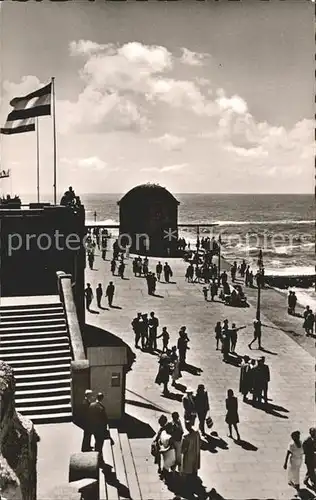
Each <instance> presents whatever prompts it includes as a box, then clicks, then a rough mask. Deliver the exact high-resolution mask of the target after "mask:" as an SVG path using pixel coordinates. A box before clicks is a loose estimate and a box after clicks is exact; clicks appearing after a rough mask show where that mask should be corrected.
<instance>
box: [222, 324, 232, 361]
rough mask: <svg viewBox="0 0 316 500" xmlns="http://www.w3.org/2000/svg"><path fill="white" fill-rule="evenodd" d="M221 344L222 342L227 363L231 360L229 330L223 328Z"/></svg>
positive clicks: (224, 358) (224, 359)
mask: <svg viewBox="0 0 316 500" xmlns="http://www.w3.org/2000/svg"><path fill="white" fill-rule="evenodd" d="M221 342H222V354H223V361H225V363H226V362H227V361H228V360H229V350H230V331H229V329H228V328H225V327H223V329H222V335H221Z"/></svg>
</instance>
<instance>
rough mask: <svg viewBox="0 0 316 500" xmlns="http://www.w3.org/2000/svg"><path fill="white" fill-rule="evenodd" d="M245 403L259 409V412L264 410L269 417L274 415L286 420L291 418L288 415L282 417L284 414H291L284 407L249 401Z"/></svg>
mask: <svg viewBox="0 0 316 500" xmlns="http://www.w3.org/2000/svg"><path fill="white" fill-rule="evenodd" d="M245 403H246V404H249V405H251V406H253V407H254V408H257V409H258V410H262V411H264V412H265V413H268V414H269V415H273V416H274V417H278V418H285V419H288V418H289V417H288V416H287V415H282V413H289V410H287V409H286V408H284V407H283V406H278V405H273V404H271V403H268V404H265V403H256V402H253V401H249V400H247V401H245ZM280 412H282V413H280Z"/></svg>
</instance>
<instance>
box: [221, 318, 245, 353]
mask: <svg viewBox="0 0 316 500" xmlns="http://www.w3.org/2000/svg"><path fill="white" fill-rule="evenodd" d="M244 328H246V326H240V327H237V326H236V324H235V323H232V325H231V327H229V322H228V319H225V320H224V321H223V324H222V323H221V321H218V322H217V323H216V326H215V340H216V350H219V344H220V343H221V352H222V354H223V361H228V358H229V354H230V353H233V354H235V353H236V345H237V340H238V332H239V330H243V329H244Z"/></svg>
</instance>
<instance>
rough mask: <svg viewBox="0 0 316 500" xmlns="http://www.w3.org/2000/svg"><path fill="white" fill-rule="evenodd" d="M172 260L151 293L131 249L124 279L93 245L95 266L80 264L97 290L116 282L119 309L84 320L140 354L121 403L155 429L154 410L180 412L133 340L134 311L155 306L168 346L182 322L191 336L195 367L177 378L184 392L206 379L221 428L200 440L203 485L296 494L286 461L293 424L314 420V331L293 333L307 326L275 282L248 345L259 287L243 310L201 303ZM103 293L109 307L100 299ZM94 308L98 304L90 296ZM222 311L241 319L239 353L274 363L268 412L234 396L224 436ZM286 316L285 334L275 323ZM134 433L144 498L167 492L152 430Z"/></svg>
mask: <svg viewBox="0 0 316 500" xmlns="http://www.w3.org/2000/svg"><path fill="white" fill-rule="evenodd" d="M109 257H110V252H108V258H109ZM157 260H158V259H154V258H150V259H149V269H150V270H153V271H154V268H155V265H156V263H157ZM168 262H169V264H170V265H171V268H172V270H173V283H170V284H166V283H163V282H162V283H157V290H156V294H157V296H148V294H147V286H146V281H145V279H144V278H135V277H134V276H133V275H132V265H131V264H132V257H131V258H130V259H129V261H127V266H126V272H125V276H126V279H124V280H121V279H120V278H118V277H112V275H111V273H110V262H109V260H108V261H105V262H104V261H102V260H101V258H100V255H99V253H98V252H96V259H95V263H94V269H93V270H90V269H88V268H87V270H86V282H90V283H91V285H92V288H93V290H95V288H96V286H97V284H98V283H102V285H103V288H104V289H105V288H106V286H107V284H108V282H109V281H113V282H114V284H115V286H116V291H115V297H114V305H115V306H119V307H120V308H121V309H110V310H101V311H99V314H93V313H87V315H86V322H87V323H88V324H93V325H95V326H99V327H104V328H105V329H107V330H109V331H111V332H112V333H114V334H115V335H117V336H119V337H120V338H122V340H124V341H125V342H126V343H127V344H128V345H129V346H130V347H131V349H132V350H133V352H134V353H135V354H136V361H135V363H134V364H133V367H132V370H131V371H130V372H129V373H128V375H127V393H126V400H127V404H126V412H127V413H128V414H130V415H132V416H133V417H135V418H137V419H138V420H140V421H142V422H145V423H146V424H150V425H151V427H152V428H153V429H154V430H156V429H157V419H158V417H159V415H160V414H161V413H162V412H165V413H166V414H168V413H171V412H172V411H178V412H179V413H180V416H182V415H183V410H182V403H181V396H182V394H183V392H181V391H179V390H175V389H174V388H172V394H171V395H170V397H168V398H166V397H163V396H162V394H161V388H160V387H159V386H157V385H156V384H155V383H154V380H155V376H156V373H157V367H158V363H157V361H158V358H157V357H156V356H154V355H151V354H149V353H144V352H142V351H141V350H137V349H135V347H134V335H133V331H132V329H131V321H132V319H133V318H134V316H135V315H136V313H137V312H150V311H155V313H156V315H157V317H158V318H159V321H160V327H162V326H167V327H168V331H169V333H170V335H171V339H170V345H174V344H175V343H176V340H177V338H178V331H179V328H180V327H181V326H182V325H186V326H187V331H188V335H189V338H190V351H188V355H187V362H188V363H189V364H190V365H192V369H191V370H190V372H192V373H188V372H183V377H182V378H181V379H180V381H179V382H180V383H181V385H182V386H183V387H182V391H183V390H185V387H191V388H192V389H193V390H195V389H196V387H197V385H198V384H199V383H203V384H205V386H206V389H207V390H208V393H209V398H210V406H211V415H212V418H213V420H214V427H213V429H212V431H216V432H217V433H218V437H217V438H214V439H212V440H211V442H210V443H207V442H206V441H203V447H202V465H201V471H200V476H201V478H202V480H203V483H204V484H205V485H206V486H207V488H212V487H214V488H216V490H217V491H218V493H220V494H221V495H222V496H223V497H224V498H225V499H236V500H237V499H238V500H239V499H240V500H245V499H254V498H258V499H269V498H271V499H272V498H273V499H278V500H279V499H280V500H281V499H290V498H292V497H293V496H294V494H293V489H292V488H290V487H289V486H288V484H287V473H286V472H285V471H284V470H283V463H284V457H285V453H286V449H287V446H288V444H289V440H290V434H291V432H292V431H294V430H300V431H301V432H302V433H303V436H304V437H305V435H306V434H307V433H308V429H309V427H310V426H312V425H314V424H315V383H314V379H315V375H314V372H315V360H314V357H313V355H312V352H313V348H314V341H313V339H306V340H305V339H304V341H303V344H306V345H305V346H304V345H303V346H301V345H299V343H298V342H296V341H295V340H293V338H291V335H292V336H294V334H293V332H294V333H295V332H296V334H297V335H299V334H302V333H303V332H302V326H301V322H302V321H301V320H299V319H298V318H292V317H287V307H286V298H285V297H283V296H282V295H281V294H279V293H277V292H276V291H274V290H264V292H263V309H262V321H263V323H265V324H266V325H269V326H271V328H266V327H265V328H263V335H262V345H263V347H264V352H263V351H260V350H257V348H256V347H255V345H254V346H253V347H254V348H253V350H252V351H250V350H249V348H248V344H249V342H250V341H251V339H252V338H253V329H252V322H253V319H254V318H255V307H254V305H255V301H256V292H255V290H252V291H250V293H249V300H250V307H249V308H245V309H241V308H232V307H228V306H225V305H224V304H222V303H221V302H219V301H216V302H214V303H211V302H205V301H204V298H203V294H202V287H203V285H202V284H192V283H186V282H185V280H184V273H185V269H186V267H187V265H186V263H184V262H183V261H182V260H180V259H168ZM162 263H163V261H162ZM246 293H248V292H246ZM103 301H104V302H103V305H104V306H106V305H107V304H106V302H105V301H106V299H105V298H104V299H103ZM266 303H267V304H269V303H270V305H271V307H270V309H271V312H272V319H273V322H272V321H271V320H270V319H269V307H268V308H266ZM92 309H93V310H95V311H97V307H96V302H95V300H94V301H93V303H92ZM225 318H227V319H228V320H229V322H230V324H231V322H235V323H236V324H237V326H242V325H247V328H246V329H244V330H242V331H241V332H240V333H239V337H238V343H237V349H236V350H237V352H238V353H239V354H241V355H245V354H248V355H250V356H251V357H253V358H258V357H260V356H262V355H265V356H266V362H267V364H268V365H269V367H270V372H271V382H270V384H269V398H270V405H269V409H268V411H263V410H261V409H258V408H254V407H252V406H251V405H249V404H246V403H243V402H242V398H241V397H240V395H239V417H240V426H239V427H240V435H241V439H242V441H241V442H240V443H236V442H235V441H233V440H231V439H229V438H228V437H227V434H228V430H227V425H226V424H225V398H226V392H227V389H229V388H231V389H233V390H234V392H235V394H236V395H238V386H239V368H237V367H235V366H233V365H230V364H226V363H224V362H223V361H222V355H221V353H220V351H216V349H215V336H214V326H215V323H216V321H220V320H221V321H223V320H224V319H225ZM282 321H283V322H284V324H285V329H288V333H285V332H284V331H282V330H281V329H280V326H281V327H282ZM276 323H277V325H276ZM159 331H160V328H159ZM291 332H292V333H291ZM294 338H295V336H294ZM158 342H159V340H158ZM160 345H161V344H160ZM306 346H307V347H306ZM194 367H195V368H201V369H202V373H201V375H199V376H198V375H195V374H194V373H195V369H194ZM131 442H132V447H133V452H134V459H135V463H136V466H137V468H138V473H139V480H140V486H141V490H142V494H143V498H144V499H146V500H149V499H152V500H159V499H171V498H172V496H173V495H172V493H170V492H169V491H168V490H167V488H166V486H165V485H164V484H163V483H162V482H161V481H160V480H159V477H158V475H157V473H156V467H155V466H154V465H153V463H152V462H153V461H152V457H151V456H150V443H151V439H149V438H146V436H144V437H143V438H139V439H134V440H132V441H131ZM303 474H305V467H304V466H303V467H302V475H303ZM306 493H307V492H306ZM307 498H308V497H307ZM135 500H136V499H135Z"/></svg>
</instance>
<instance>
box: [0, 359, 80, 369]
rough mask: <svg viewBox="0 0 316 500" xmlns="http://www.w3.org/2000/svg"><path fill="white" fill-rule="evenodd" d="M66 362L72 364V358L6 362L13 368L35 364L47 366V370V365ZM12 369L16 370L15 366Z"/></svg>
mask: <svg viewBox="0 0 316 500" xmlns="http://www.w3.org/2000/svg"><path fill="white" fill-rule="evenodd" d="M2 359H3V358H2ZM3 361H6V360H5V359H3ZM65 361H68V362H69V364H70V361H71V357H70V356H64V357H56V358H47V359H14V360H10V361H8V360H7V361H6V362H7V363H8V364H9V365H11V366H12V365H22V366H23V364H28V365H32V364H33V365H34V363H35V364H36V366H42V365H43V366H44V365H45V366H46V368H47V364H46V363H65ZM12 368H14V366H12ZM14 369H15V368H14Z"/></svg>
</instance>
